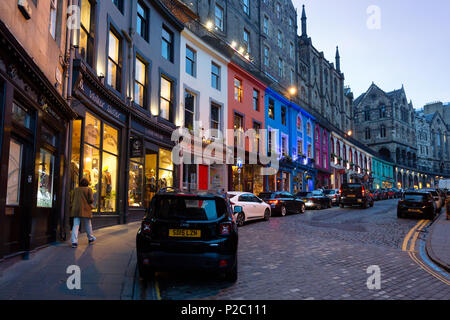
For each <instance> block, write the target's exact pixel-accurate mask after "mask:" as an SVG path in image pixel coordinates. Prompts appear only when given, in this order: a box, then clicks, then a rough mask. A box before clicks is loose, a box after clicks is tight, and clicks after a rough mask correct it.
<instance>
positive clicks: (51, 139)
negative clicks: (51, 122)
mask: <svg viewBox="0 0 450 320" xmlns="http://www.w3.org/2000/svg"><path fill="white" fill-rule="evenodd" d="M41 138H42V141H44V142H46V143H48V144H49V145H51V146H54V147H56V135H55V133H54V132H53V131H52V130H50V129H49V128H47V127H46V126H41Z"/></svg>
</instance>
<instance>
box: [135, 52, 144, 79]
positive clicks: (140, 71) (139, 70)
mask: <svg viewBox="0 0 450 320" xmlns="http://www.w3.org/2000/svg"><path fill="white" fill-rule="evenodd" d="M135 79H136V80H137V81H139V82H140V83H141V84H145V63H143V62H142V61H141V60H139V59H138V58H136V75H135Z"/></svg>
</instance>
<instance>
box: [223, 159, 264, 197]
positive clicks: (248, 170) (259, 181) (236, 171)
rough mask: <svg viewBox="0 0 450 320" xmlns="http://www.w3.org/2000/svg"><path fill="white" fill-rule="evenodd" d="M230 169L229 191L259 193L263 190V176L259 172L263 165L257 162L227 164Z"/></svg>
mask: <svg viewBox="0 0 450 320" xmlns="http://www.w3.org/2000/svg"><path fill="white" fill-rule="evenodd" d="M229 168H230V169H229V170H230V171H231V174H230V177H231V184H230V186H231V188H230V190H231V191H243V192H251V193H253V194H256V195H258V194H260V193H261V192H263V191H264V187H263V186H264V176H263V175H262V174H261V169H262V168H263V166H261V165H259V164H243V165H242V167H241V166H238V165H231V166H229Z"/></svg>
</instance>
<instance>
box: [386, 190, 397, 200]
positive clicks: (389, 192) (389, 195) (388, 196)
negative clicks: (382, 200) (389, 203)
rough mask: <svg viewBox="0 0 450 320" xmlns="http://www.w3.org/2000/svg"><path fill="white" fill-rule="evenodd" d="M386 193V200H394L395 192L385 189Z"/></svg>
mask: <svg viewBox="0 0 450 320" xmlns="http://www.w3.org/2000/svg"><path fill="white" fill-rule="evenodd" d="M386 192H387V198H388V199H394V198H395V191H394V189H392V188H389V189H386Z"/></svg>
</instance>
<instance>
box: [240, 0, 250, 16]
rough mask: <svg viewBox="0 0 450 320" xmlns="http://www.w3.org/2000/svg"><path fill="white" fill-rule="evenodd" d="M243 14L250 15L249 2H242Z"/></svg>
mask: <svg viewBox="0 0 450 320" xmlns="http://www.w3.org/2000/svg"><path fill="white" fill-rule="evenodd" d="M242 6H243V9H244V13H245V14H247V15H250V0H242Z"/></svg>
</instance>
